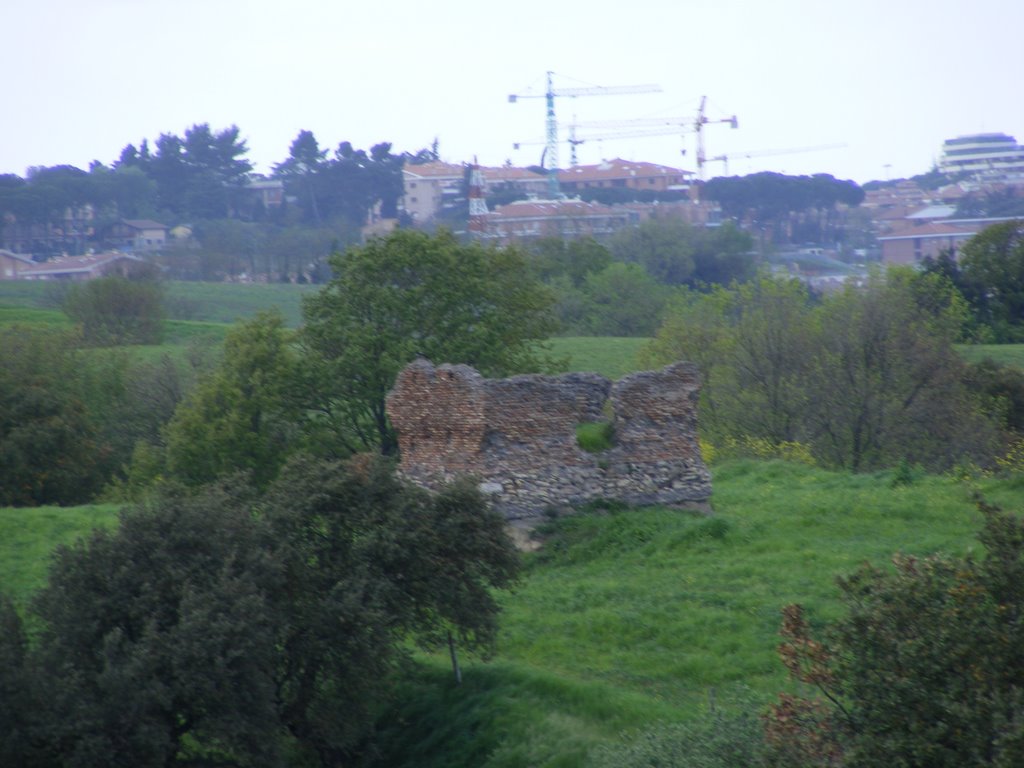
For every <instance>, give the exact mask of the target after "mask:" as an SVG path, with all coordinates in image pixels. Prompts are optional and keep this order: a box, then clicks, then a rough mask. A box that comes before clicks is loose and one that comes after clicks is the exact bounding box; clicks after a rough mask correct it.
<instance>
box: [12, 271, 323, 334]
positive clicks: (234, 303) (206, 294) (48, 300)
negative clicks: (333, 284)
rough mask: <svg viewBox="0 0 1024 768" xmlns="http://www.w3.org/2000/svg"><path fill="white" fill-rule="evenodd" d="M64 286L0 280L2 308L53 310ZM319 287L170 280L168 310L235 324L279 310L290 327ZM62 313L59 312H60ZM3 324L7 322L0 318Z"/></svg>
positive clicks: (184, 316) (189, 317)
mask: <svg viewBox="0 0 1024 768" xmlns="http://www.w3.org/2000/svg"><path fill="white" fill-rule="evenodd" d="M67 287H68V286H67V284H65V283H52V282H43V281H33V280H0V309H2V308H8V309H10V308H23V309H25V308H27V309H37V310H38V309H43V310H54V311H56V309H57V307H58V306H59V305H60V297H61V295H62V293H63V292H64V291H65V290H67ZM318 288H319V286H315V285H290V284H285V283H269V284H260V283H252V284H239V283H193V282H181V281H176V280H172V281H168V282H167V283H166V290H167V293H166V298H167V308H168V314H169V315H170V317H172V318H175V319H180V320H193V321H206V322H213V323H233V322H235V321H236V320H244V319H245V318H248V317H252V316H253V315H254V314H256V313H257V312H260V311H263V310H268V309H273V308H276V309H278V310H279V311H280V312H281V314H282V315H283V316H284V318H285V321H286V322H287V323H288V325H289V326H291V327H296V326H298V325H299V323H300V322H301V321H302V297H303V296H304V295H306V294H307V293H310V292H311V291H315V290H317V289H318ZM58 314H59V313H58ZM0 322H5V320H4V318H3V317H0Z"/></svg>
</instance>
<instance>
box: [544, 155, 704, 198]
mask: <svg viewBox="0 0 1024 768" xmlns="http://www.w3.org/2000/svg"><path fill="white" fill-rule="evenodd" d="M693 175H694V174H693V173H692V172H691V171H683V170H680V169H679V168H672V167H670V166H667V165H658V164H656V163H645V162H632V161H629V160H622V159H621V158H615V159H614V160H605V161H603V162H600V163H598V164H597V165H577V166H575V167H573V168H566V169H565V170H561V171H559V172H558V184H559V186H560V187H561V189H562V191H563V192H564V193H566V194H568V195H572V194H578V193H580V192H583V191H584V190H588V189H616V188H618V189H631V190H637V191H642V190H650V191H653V192H665V191H667V190H677V191H687V190H689V188H690V180H691V179H692V177H693Z"/></svg>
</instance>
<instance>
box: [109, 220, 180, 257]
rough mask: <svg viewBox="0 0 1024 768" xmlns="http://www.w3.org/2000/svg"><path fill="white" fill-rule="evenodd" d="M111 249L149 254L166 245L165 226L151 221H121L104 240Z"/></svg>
mask: <svg viewBox="0 0 1024 768" xmlns="http://www.w3.org/2000/svg"><path fill="white" fill-rule="evenodd" d="M105 240H106V243H107V245H108V246H109V247H111V248H117V249H118V250H122V251H128V252H130V253H151V252H153V251H159V250H160V249H162V248H163V247H164V246H166V245H167V225H166V224H161V223H160V222H159V221H152V220H151V219H121V221H119V222H117V223H116V224H114V225H113V226H112V227H111V228H110V232H109V233H108V235H107V237H106V238H105Z"/></svg>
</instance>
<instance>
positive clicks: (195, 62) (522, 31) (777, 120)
mask: <svg viewBox="0 0 1024 768" xmlns="http://www.w3.org/2000/svg"><path fill="white" fill-rule="evenodd" d="M1022 30H1024V2H1022V1H1021V0H858V1H857V2H831V1H830V0H630V1H629V2H624V1H623V0H585V1H584V2H577V1H576V0H512V1H511V2H508V1H506V2H501V3H492V2H488V1H487V0H430V1H427V0H391V1H390V2H369V1H364V2H362V3H357V2H351V0H350V1H348V2H345V1H343V0H287V1H284V0H160V2H156V1H155V0H0V31H2V44H0V72H2V73H3V82H4V87H3V107H2V109H0V173H17V174H19V175H24V174H25V172H26V169H27V168H28V167H29V166H34V165H58V164H71V165H77V166H79V167H81V168H87V167H88V165H89V163H90V161H92V160H94V159H97V160H100V161H102V162H105V163H110V162H112V161H113V160H115V159H116V158H117V156H118V154H119V153H120V150H121V148H122V147H124V146H125V145H126V144H128V143H134V144H138V143H139V142H140V141H141V140H142V139H149V140H150V142H151V143H152V142H153V140H155V139H156V137H157V136H159V135H160V134H161V133H176V134H178V135H181V134H183V133H184V131H185V129H186V128H188V127H189V126H190V125H192V124H195V123H204V122H205V123H209V124H210V125H211V127H213V128H214V129H221V128H225V127H227V126H230V125H232V124H234V125H237V126H238V127H239V128H240V129H241V132H242V135H243V136H244V137H245V140H246V141H247V143H248V147H249V150H250V151H249V159H250V160H251V161H252V162H253V163H255V165H256V166H257V170H260V171H269V169H270V166H271V165H272V164H273V163H275V162H279V161H280V160H282V159H284V158H285V157H286V156H287V154H288V147H289V144H290V143H291V141H292V139H294V138H295V136H296V134H297V133H298V132H299V131H300V130H303V129H308V130H311V131H313V133H314V134H315V135H316V137H317V139H318V140H319V141H320V144H321V147H327V148H330V149H333V148H335V147H336V146H337V145H338V143H339V142H341V141H344V140H348V141H351V142H352V143H353V144H354V145H355V146H357V147H363V148H369V147H370V146H371V145H372V144H375V143H378V142H380V141H390V142H392V144H393V145H394V148H395V150H396V151H403V150H409V151H415V150H416V149H419V148H421V147H425V146H429V145H430V144H431V142H432V141H433V140H434V138H435V137H437V139H438V140H439V142H440V151H441V155H442V158H443V159H445V160H448V161H451V162H462V161H465V160H469V159H471V158H472V157H473V156H474V155H476V156H477V157H478V158H479V161H480V162H481V163H483V164H488V165H497V164H500V163H503V162H504V161H505V160H507V159H509V160H511V161H512V162H513V163H515V164H516V165H529V164H531V163H536V162H538V160H539V159H540V153H541V150H542V148H543V147H542V146H540V145H539V144H524V146H523V147H522V148H521V149H519V150H515V149H513V144H514V143H515V142H530V141H536V142H540V141H541V140H542V139H543V136H544V119H545V113H544V99H543V98H533V99H524V100H520V101H519V102H518V103H516V104H510V103H509V101H508V94H510V93H531V92H532V93H535V94H538V95H542V94H543V91H544V74H545V72H546V71H548V70H552V71H554V72H555V86H556V89H557V88H559V87H562V88H570V87H582V86H588V85H599V86H616V85H635V84H645V83H654V84H657V85H659V86H660V87H661V89H662V91H661V92H660V93H656V94H646V95H629V96H600V97H596V96H595V97H580V98H576V99H571V98H561V99H558V100H557V101H556V111H557V114H558V118H559V122H560V124H561V135H562V137H563V138H565V137H567V135H568V125H569V124H570V123H571V122H572V120H573V117H574V115H575V117H576V118H577V120H578V121H581V122H582V121H598V120H611V119H622V120H624V119H631V118H644V117H689V118H691V119H692V118H693V117H695V115H696V111H697V108H698V106H699V103H700V100H701V97H702V96H707V99H708V107H707V111H706V115H707V117H708V118H709V119H712V120H717V119H721V118H726V117H729V116H731V115H733V114H735V115H736V116H737V117H738V119H739V128H738V129H737V130H732V129H731V128H730V127H729V126H728V125H727V124H725V123H712V124H709V125H708V126H707V127H706V129H705V141H706V145H707V155H708V156H709V157H715V156H720V155H727V156H729V163H728V171H729V173H730V174H744V173H751V172H754V171H759V170H773V171H780V172H783V173H793V174H799V173H817V172H824V173H832V174H833V175H835V176H837V177H840V178H852V179H854V180H856V181H858V182H861V183H863V182H865V181H868V180H870V179H884V178H887V177H891V178H897V177H900V176H910V175H913V174H916V173H922V172H925V171H927V170H928V169H929V167H930V166H931V165H932V163H933V162H934V160H935V159H936V158H937V156H938V154H939V150H940V147H941V144H942V141H943V140H944V139H946V138H951V137H953V136H957V135H961V134H966V133H976V132H982V131H998V132H1005V133H1010V134H1013V135H1015V136H1016V137H1017V138H1018V140H1021V141H1024V87H1022V64H1024V50H1022V45H1021V31H1022ZM609 130H610V129H609ZM829 145H842V146H840V147H839V148H832V149H825V150H822V149H818V150H817V151H791V150H805V149H806V148H809V147H810V148H814V147H822V146H829ZM684 149H685V154H681V150H684ZM559 151H560V160H561V164H562V165H565V164H567V163H568V159H569V149H568V146H567V145H566V144H565V143H563V144H562V145H561V148H560V150H559ZM745 153H758V155H759V156H757V157H749V158H746V157H744V156H743V155H744V154H745ZM761 153H764V154H761ZM769 153H771V154H769ZM579 154H580V162H583V163H593V162H597V161H599V160H600V159H602V158H610V157H623V158H627V159H633V160H649V161H652V162H658V163H664V164H668V165H673V166H676V167H682V168H686V169H689V170H694V169H695V147H694V137H693V135H692V134H687V135H670V136H663V137H656V138H631V139H616V140H604V141H589V142H587V143H586V144H584V145H582V146H580V147H579ZM707 170H708V175H709V176H710V175H720V174H721V173H722V172H723V170H724V165H723V163H721V162H715V163H710V164H709V166H708V169H707Z"/></svg>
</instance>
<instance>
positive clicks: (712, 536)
mask: <svg viewBox="0 0 1024 768" xmlns="http://www.w3.org/2000/svg"><path fill="white" fill-rule="evenodd" d="M892 479H893V476H892V474H891V473H877V474H873V475H849V474H843V473H836V472H826V471H823V470H817V469H813V468H808V467H805V466H801V465H796V464H786V463H783V462H758V461H752V460H744V461H731V462H727V463H724V464H722V465H719V466H716V467H715V468H714V489H715V491H714V498H713V502H714V506H715V510H716V514H715V515H714V516H713V517H709V518H705V517H700V516H695V515H691V514H688V513H682V512H679V511H675V510H668V509H662V508H647V509H636V510H618V511H616V510H612V511H603V512H602V511H595V512H589V513H585V514H581V515H577V516H574V517H567V518H562V519H560V520H557V521H552V522H551V524H550V526H549V527H548V529H547V530H546V531H545V532H544V536H545V545H544V548H543V549H541V550H540V551H539V552H537V553H534V554H531V555H528V556H527V562H526V568H525V574H524V578H523V580H522V582H521V584H520V585H519V586H518V588H517V589H516V591H515V592H514V593H511V594H509V595H506V596H504V597H503V602H504V608H505V611H504V615H503V620H502V631H501V634H500V638H499V647H498V656H497V658H496V659H495V660H494V661H492V662H490V663H484V662H481V661H478V660H471V659H466V658H463V659H462V661H463V669H464V674H465V682H464V683H463V685H462V686H458V687H456V686H455V685H454V684H453V683H452V681H451V672H450V670H449V668H448V660H447V657H446V656H445V655H443V654H438V655H429V654H424V655H420V656H419V657H418V660H419V662H420V663H419V664H418V665H417V666H416V668H415V669H414V670H412V671H411V672H410V673H409V675H407V677H406V680H405V682H404V683H403V685H402V688H401V690H400V691H399V693H398V696H397V697H396V700H395V706H394V708H393V710H392V711H390V712H389V713H387V714H386V716H385V717H384V718H383V719H382V721H381V732H380V738H379V740H378V745H377V746H378V749H379V750H380V752H381V761H382V762H381V763H380V764H381V765H384V766H390V767H391V768H399V767H401V768H412V766H416V767H417V768H441V767H442V766H444V767H445V768H452V767H456V766H474V768H477V767H479V768H520V767H525V766H531V767H532V766H549V767H555V766H557V767H559V768H577V767H579V766H585V765H586V764H587V759H588V758H587V756H588V754H589V753H590V751H591V750H592V749H593V748H594V747H595V746H597V745H600V744H602V743H606V742H609V741H615V740H619V739H621V738H623V733H626V734H630V733H634V732H636V731H638V730H640V729H643V728H645V727H647V726H649V725H651V724H653V723H655V722H659V721H679V720H685V719H688V718H692V717H694V716H695V715H697V714H699V713H701V712H703V711H705V710H706V708H707V706H708V701H709V700H710V699H711V698H712V697H713V698H714V699H715V700H716V701H717V703H718V705H719V706H723V707H726V708H729V707H730V706H732V705H733V704H732V703H733V702H735V701H748V700H751V699H753V700H754V701H761V702H764V701H767V700H768V699H769V698H771V697H772V696H773V695H774V693H775V692H777V691H778V690H779V689H781V688H784V687H785V686H786V685H787V682H786V680H785V675H784V673H783V669H782V666H781V664H780V663H779V662H778V660H777V658H776V654H775V648H776V645H777V644H778V634H777V633H778V625H779V611H780V609H781V607H782V606H783V605H785V604H787V603H791V602H800V603H802V604H804V605H805V606H807V608H808V609H809V612H810V616H811V618H812V620H814V621H816V622H819V623H820V622H822V621H827V620H828V619H831V618H834V617H835V616H837V615H838V614H839V611H840V609H841V606H840V604H839V602H838V592H837V589H836V587H835V583H834V577H835V576H836V575H838V574H844V573H848V572H850V571H851V570H853V569H854V568H855V567H857V565H858V564H859V563H861V562H864V561H869V562H871V563H874V564H877V565H885V564H886V563H887V562H888V561H889V558H890V557H891V555H892V553H894V552H896V551H903V552H907V553H912V554H917V555H927V554H931V553H934V552H939V551H943V552H952V553H964V552H966V551H968V550H969V549H971V548H978V544H977V542H976V540H975V532H976V530H977V528H978V526H979V522H980V516H979V515H978V513H977V511H976V510H975V509H974V506H973V504H972V502H971V492H972V490H973V489H974V488H975V487H980V489H981V490H982V491H983V492H984V494H985V496H986V497H987V498H988V499H990V500H991V501H993V502H995V503H998V504H1000V505H1002V506H1004V507H1005V508H1007V509H1012V510H1021V509H1024V479H1022V478H1016V479H1009V480H1007V479H992V478H988V479H983V480H980V481H977V484H976V486H975V484H969V483H965V482H962V481H958V480H956V479H953V478H950V477H932V476H922V477H919V478H917V479H916V480H915V481H914V482H913V484H911V485H909V486H897V487H894V486H893V482H892ZM116 516H117V507H116V506H113V505H108V506H88V507H75V508H40V509H0V591H4V592H7V593H10V594H13V595H14V596H15V598H16V599H17V600H18V601H19V602H21V603H24V601H25V600H27V598H28V597H29V596H30V594H31V593H32V592H34V591H35V590H36V589H38V588H39V586H40V585H41V584H42V583H43V580H44V578H45V570H46V566H47V562H48V558H49V553H50V552H51V551H52V549H53V547H55V546H56V545H57V544H58V543H66V542H70V541H72V540H74V539H75V538H76V537H78V536H81V535H83V534H86V533H87V532H88V531H90V530H91V529H92V528H94V527H96V526H109V525H113V524H114V523H115V521H116ZM627 737H628V736H627Z"/></svg>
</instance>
